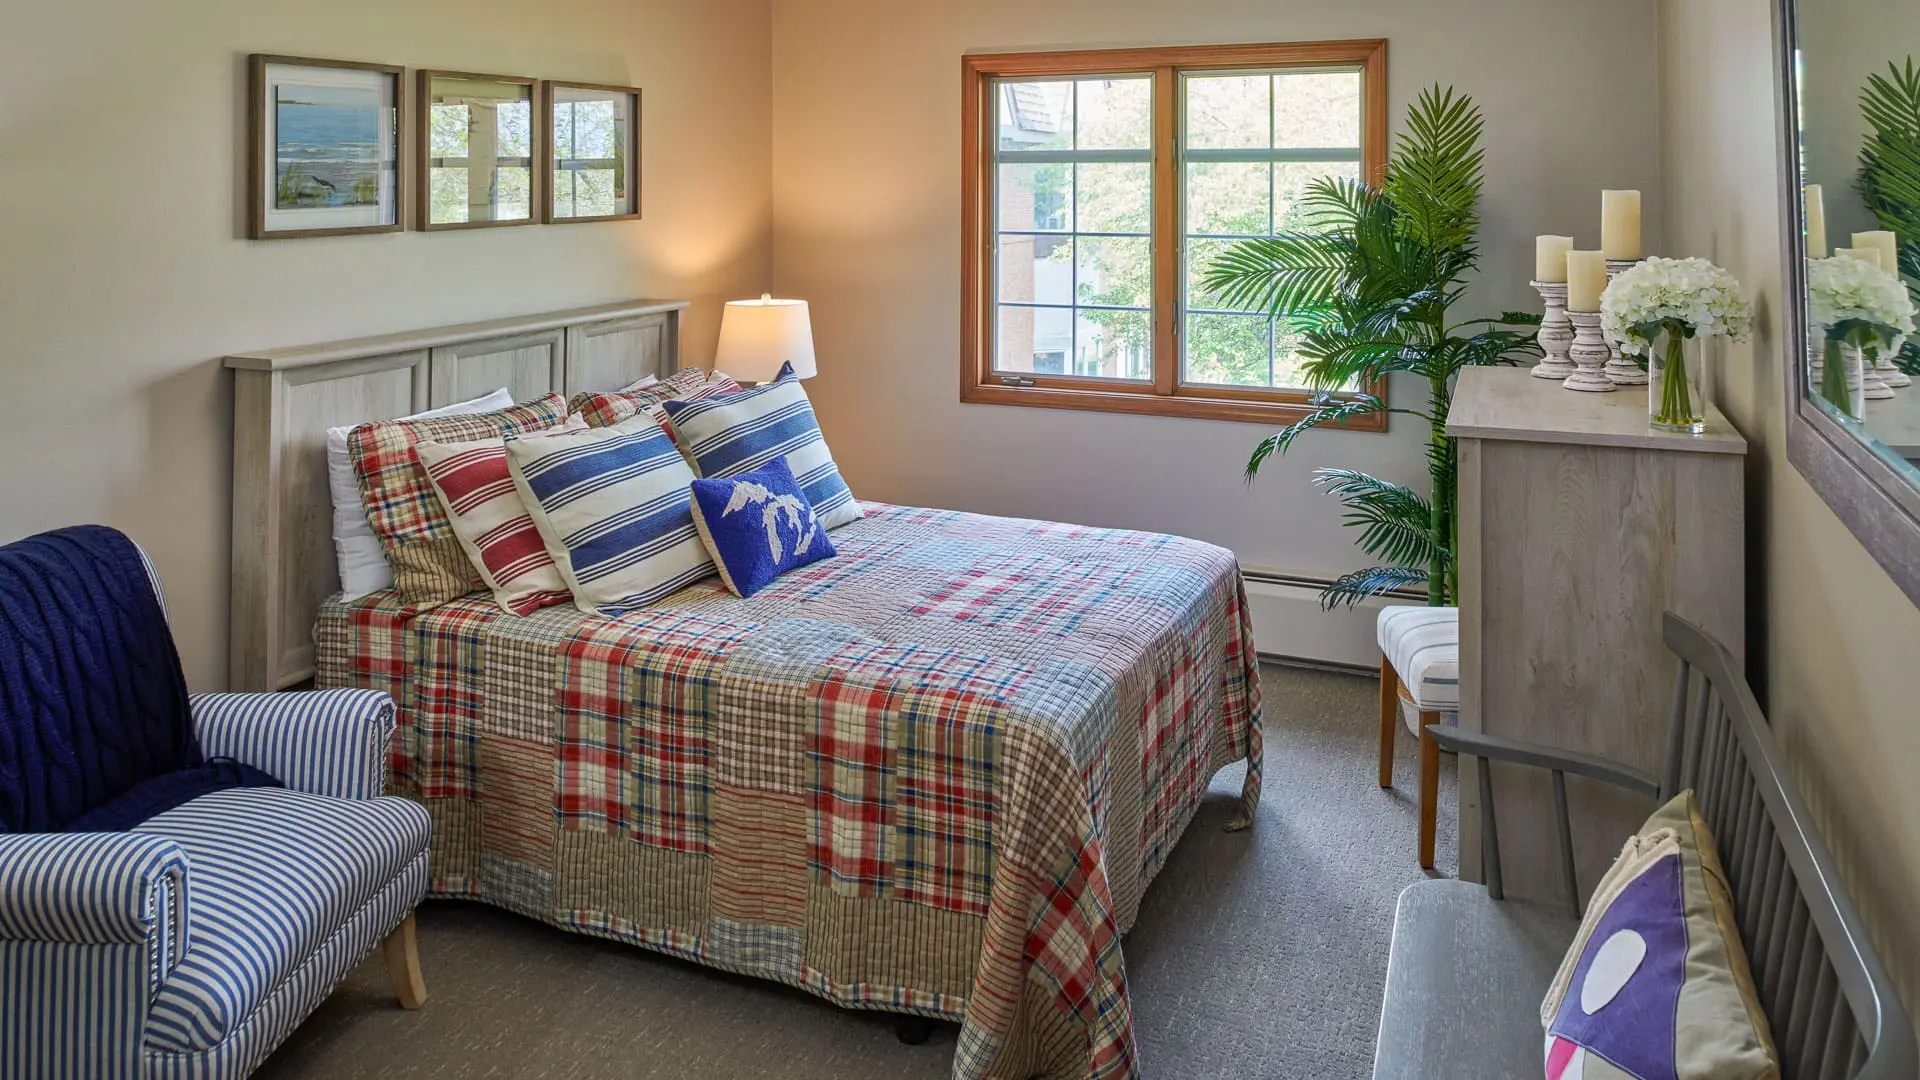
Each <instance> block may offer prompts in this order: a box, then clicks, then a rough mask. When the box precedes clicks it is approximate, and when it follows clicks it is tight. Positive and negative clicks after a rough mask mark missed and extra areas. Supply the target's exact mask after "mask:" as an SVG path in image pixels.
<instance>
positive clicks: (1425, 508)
mask: <svg viewBox="0 0 1920 1080" xmlns="http://www.w3.org/2000/svg"><path fill="white" fill-rule="evenodd" d="M1481 128H1482V121H1481V117H1480V110H1479V109H1478V108H1476V107H1475V106H1474V104H1473V101H1472V100H1471V99H1470V98H1468V97H1466V96H1465V95H1456V94H1455V93H1454V92H1453V90H1452V89H1451V88H1444V89H1443V88H1441V87H1439V86H1435V87H1432V88H1431V89H1428V90H1426V91H1424V92H1423V93H1422V94H1421V95H1420V99H1419V101H1418V102H1417V103H1415V105H1414V106H1413V108H1412V110H1411V111H1410V112H1409V113H1408V115H1407V126H1406V132H1405V134H1404V135H1402V136H1401V137H1400V139H1399V140H1398V143H1397V145H1396V146H1395V149H1394V151H1393V153H1392V155H1391V156H1390V157H1389V159H1388V161H1387V166H1386V170H1385V175H1384V177H1383V179H1382V181H1381V183H1380V185H1379V186H1378V187H1374V186H1371V185H1369V184H1366V183H1362V182H1359V181H1355V180H1348V179H1332V178H1323V179H1321V180H1317V181H1315V182H1314V183H1313V184H1312V185H1311V186H1310V187H1309V189H1308V190H1307V192H1306V193H1305V195H1304V197H1303V202H1304V205H1303V207H1302V209H1303V210H1304V212H1305V221H1306V225H1305V227H1304V228H1302V229H1301V230H1300V231H1298V232H1291V233H1287V234H1284V235H1280V236H1272V237H1265V238H1262V239H1258V240H1247V241H1243V242H1241V243H1239V244H1236V245H1235V246H1233V247H1232V248H1229V249H1228V250H1227V251H1226V252H1224V253H1223V254H1222V255H1221V256H1220V257H1219V258H1218V259H1216V260H1215V261H1214V263H1213V264H1212V266H1210V267H1209V268H1208V271H1207V273H1206V275H1205V279H1204V287H1205V288H1207V289H1208V290H1210V291H1212V292H1214V293H1216V294H1218V295H1219V296H1221V297H1223V298H1224V299H1225V301H1226V302H1227V303H1228V304H1230V305H1232V306H1234V307H1239V308H1245V309H1248V310H1259V311H1267V312H1270V313H1272V315H1273V316H1274V318H1275V319H1276V320H1279V321H1280V322H1281V323H1282V324H1283V325H1285V326H1286V327H1287V328H1288V329H1290V330H1291V331H1293V332H1294V333H1295V334H1297V335H1298V336H1299V339H1300V345H1299V350H1298V352H1299V355H1300V357H1301V360H1302V364H1301V370H1302V372H1303V373H1304V375H1305V377H1306V379H1307V381H1308V383H1309V384H1310V385H1311V386H1312V387H1313V388H1314V389H1315V390H1316V391H1317V392H1318V393H1317V394H1316V397H1315V405H1314V410H1313V412H1311V413H1310V414H1308V415H1307V416H1306V417H1304V418H1303V419H1301V420H1298V421H1296V422H1294V423H1293V424H1291V425H1290V426H1288V427H1286V428H1285V429H1283V430H1281V431H1279V432H1277V433H1275V434H1274V435H1272V436H1270V437H1268V438H1267V439H1265V440H1263V441H1262V442H1261V443H1260V445H1259V446H1258V447H1256V448H1255V449H1254V452H1253V456H1252V458H1251V460H1249V461H1248V462H1247V479H1248V480H1249V481H1251V480H1252V479H1253V478H1254V476H1255V475H1257V474H1258V472H1259V470H1260V465H1261V463H1262V462H1264V461H1266V460H1267V459H1268V458H1269V457H1271V456H1273V455H1274V454H1280V453H1285V452H1286V450H1287V449H1288V448H1289V447H1290V446H1292V445H1293V441H1294V440H1295V439H1297V438H1299V437H1300V435H1301V434H1302V433H1304V432H1306V431H1308V430H1311V429H1313V428H1316V427H1322V426H1325V425H1330V424H1331V425H1339V424H1344V423H1345V422H1346V421H1348V420H1350V419H1352V418H1354V417H1356V416H1363V415H1366V414H1369V413H1400V414H1404V415H1407V416H1414V417H1418V418H1420V419H1422V420H1425V421H1426V422H1427V424H1428V425H1429V428H1430V432H1431V434H1430V436H1429V441H1428V444H1427V472H1428V476H1429V479H1430V480H1431V490H1430V492H1429V493H1428V494H1427V495H1422V494H1420V493H1419V492H1417V491H1415V490H1413V489H1412V488H1409V487H1406V486H1404V485H1401V484H1395V483H1391V482H1389V481H1386V480H1382V479H1380V478H1378V477H1374V476H1369V475H1368V474H1366V473H1363V472H1359V471H1356V470H1353V469H1320V470H1318V471H1317V472H1316V473H1315V475H1314V482H1315V484H1316V485H1317V486H1319V487H1320V488H1321V489H1322V490H1324V491H1326V492H1328V493H1329V494H1331V495H1333V496H1334V497H1335V498H1337V499H1339V500H1340V501H1341V502H1342V503H1343V504H1345V506H1346V507H1347V515H1346V520H1347V523H1348V524H1350V525H1353V526H1356V527H1358V528H1359V529H1360V530H1361V531H1360V539H1359V545H1360V547H1361V548H1362V549H1363V550H1364V551H1366V552H1367V553H1368V554H1369V555H1372V556H1373V557H1375V558H1377V559H1380V560H1382V563H1383V565H1379V566H1374V567H1369V568H1368V569H1365V570H1359V571H1356V572H1354V573H1351V574H1347V575H1345V576H1343V577H1341V578H1340V579H1339V580H1337V581H1335V582H1334V583H1333V584H1331V585H1329V586H1328V587H1327V589H1326V590H1325V591H1324V592H1323V594H1322V596H1321V602H1322V604H1323V606H1325V607H1329V608H1331V607H1334V606H1336V605H1339V604H1343V603H1344V604H1353V603H1356V602H1358V601H1359V600H1361V599H1363V598H1365V597H1369V596H1377V595H1380V594H1382V593H1387V592H1391V591H1394V590H1396V589H1401V588H1406V587H1409V586H1415V585H1422V584H1424V585H1425V586H1426V588H1427V595H1428V598H1429V602H1430V603H1432V604H1435V605H1443V604H1453V603H1456V602H1457V601H1458V588H1459V586H1458V563H1457V559H1456V556H1455V552H1456V549H1457V544H1456V536H1457V525H1456V521H1455V503H1454V498H1455V491H1454V478H1455V473H1456V463H1457V460H1458V459H1457V455H1456V451H1455V448H1454V443H1453V440H1452V439H1450V438H1448V437H1447V434H1446V426H1447V410H1448V407H1449V405H1450V404H1451V401H1452V395H1453V383H1454V377H1455V376H1456V375H1457V374H1458V373H1459V372H1460V369H1462V368H1464V367H1470V366H1475V365H1485V364H1510V363H1513V362H1515V361H1516V360H1518V359H1521V358H1523V357H1528V356H1535V355H1538V352H1539V350H1538V347H1537V345H1536V344H1535V336H1536V332H1537V331H1536V327H1537V325H1538V323H1539V317H1538V316H1534V315H1527V314H1522V313H1512V312H1509V313H1507V314H1504V315H1501V316H1500V317H1498V318H1493V319H1467V320H1464V321H1459V322H1456V321H1454V318H1453V309H1454V307H1455V306H1456V305H1457V304H1458V303H1459V302H1460V300H1461V297H1462V295H1463V294H1464V292H1465V291H1466V283H1467V281H1468V279H1469V278H1470V277H1471V276H1472V275H1473V274H1474V272H1475V271H1476V270H1477V269H1478V267H1479V264H1480V251H1479V247H1478V243H1477V238H1478V235H1479V231H1480V214H1479V203H1480V194H1481V189H1482V187H1483V184H1484V178H1483V166H1484V162H1485V153H1484V151H1482V149H1481V148H1480V133H1481ZM1391 372H1404V373H1406V374H1409V375H1412V376H1414V377H1415V378H1418V379H1422V380H1424V381H1425V382H1426V384H1427V387H1428V392H1429V395H1430V396H1429V401H1428V404H1427V407H1426V408H1424V409H1418V408H1404V407H1389V406H1388V405H1387V403H1386V402H1385V401H1383V400H1382V399H1381V398H1379V397H1376V396H1374V395H1373V394H1371V393H1367V392H1365V391H1364V390H1356V389H1355V388H1364V387H1369V386H1372V385H1374V384H1375V383H1376V381H1377V380H1381V379H1384V378H1385V377H1386V376H1387V375H1388V374H1389V373H1391Z"/></svg>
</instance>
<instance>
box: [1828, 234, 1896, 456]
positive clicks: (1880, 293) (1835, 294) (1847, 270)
mask: <svg viewBox="0 0 1920 1080" xmlns="http://www.w3.org/2000/svg"><path fill="white" fill-rule="evenodd" d="M1913 316H1914V309H1913V297H1911V296H1909V295H1908V294H1907V289H1906V286H1905V285H1903V284H1901V282H1900V281H1899V280H1898V279H1896V278H1895V277H1894V276H1893V275H1892V274H1889V273H1887V272H1886V271H1884V270H1882V269H1880V268H1879V267H1878V266H1875V265H1873V264H1872V263H1867V262H1862V261H1860V260H1859V259H1855V258H1852V257H1850V256H1846V255H1836V256H1834V257H1833V258H1830V259H1810V260H1808V261H1807V321H1808V322H1810V323H1812V324H1813V326H1814V330H1815V332H1816V333H1817V334H1820V335H1822V336H1824V337H1825V338H1826V357H1825V363H1824V364H1823V365H1822V366H1821V370H1820V388H1819V389H1820V396H1821V397H1824V398H1826V399H1827V400H1828V401H1830V402H1832V403H1833V405H1834V407H1835V408H1838V409H1840V410H1841V411H1843V412H1845V413H1846V414H1847V415H1848V416H1850V417H1852V418H1854V419H1856V420H1858V419H1860V417H1861V416H1862V415H1864V412H1865V401H1864V400H1863V399H1864V389H1863V379H1862V376H1863V375H1864V373H1865V368H1866V364H1867V359H1866V354H1867V352H1868V351H1869V350H1873V351H1876V352H1877V351H1881V350H1885V351H1886V352H1887V353H1889V354H1891V353H1894V352H1898V351H1899V349H1900V343H1901V341H1902V340H1904V339H1905V337H1906V336H1907V335H1908V334H1911V333H1913Z"/></svg>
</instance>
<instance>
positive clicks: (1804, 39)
mask: <svg viewBox="0 0 1920 1080" xmlns="http://www.w3.org/2000/svg"><path fill="white" fill-rule="evenodd" d="M1798 7H1799V23H1800V41H1799V46H1800V48H1799V63H1798V69H1799V74H1800V80H1801V85H1800V87H1799V91H1800V99H1801V103H1802V116H1801V130H1802V132H1803V135H1802V146H1801V166H1802V179H1803V181H1804V182H1805V183H1804V188H1803V192H1802V199H1801V208H1802V214H1803V219H1804V222H1805V233H1804V242H1805V248H1804V255H1805V258H1806V259H1807V260H1808V266H1807V326H1808V334H1807V339H1808V340H1807V360H1808V362H1807V364H1806V370H1807V379H1806V393H1807V395H1808V397H1809V399H1810V400H1811V401H1813V402H1814V403H1816V404H1817V405H1818V406H1819V407H1820V408H1821V409H1822V410H1823V411H1825V412H1827V413H1828V414H1829V415H1830V416H1832V417H1833V418H1834V419H1836V420H1838V421H1840V423H1841V426H1842V429H1843V430H1844V431H1846V432H1849V433H1851V436H1852V437H1853V438H1855V439H1858V440H1859V441H1860V442H1861V443H1862V444H1864V445H1865V446H1867V447H1869V448H1871V449H1872V451H1873V452H1874V453H1875V454H1876V455H1878V456H1879V457H1880V458H1882V459H1883V460H1885V461H1887V462H1889V463H1890V464H1892V465H1894V466H1895V468H1896V469H1897V470H1899V471H1900V472H1901V473H1902V474H1903V475H1904V476H1905V477H1906V478H1907V479H1908V480H1909V481H1910V482H1911V483H1912V484H1913V485H1914V486H1916V487H1920V466H1916V462H1920V388H1915V387H1914V386H1913V380H1912V375H1913V373H1914V372H1916V371H1920V348H1916V346H1915V344H1914V343H1913V342H1912V341H1911V340H1910V338H1911V337H1912V332H1913V328H1914V323H1913V315H1914V307H1915V298H1916V292H1915V289H1916V286H1920V279H1916V277H1915V275H1916V273H1917V272H1920V69H1916V65H1915V61H1914V59H1913V57H1912V56H1910V55H1909V54H1908V49H1907V48H1906V47H1904V46H1903V44H1902V43H1920V11H1916V12H1915V14H1913V15H1911V16H1908V18H1909V20H1910V22H1911V26H1910V27H1908V28H1907V29H1908V30H1910V31H1911V32H1910V33H1905V34H1902V33H1898V32H1894V31H1895V30H1896V28H1894V27H1890V26H1889V25H1888V24H1887V19H1886V18H1883V17H1882V16H1883V15H1886V14H1887V12H1884V11H1881V12H1878V13H1876V15H1875V17H1874V18H1871V19H1866V18H1855V17H1852V16H1850V15H1849V14H1848V10H1849V9H1848V7H1847V3H1846V0H1800V3H1799V5H1798ZM1829 244H1831V245H1832V246H1831V247H1829Z"/></svg>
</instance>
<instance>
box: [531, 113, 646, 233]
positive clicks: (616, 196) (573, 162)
mask: <svg viewBox="0 0 1920 1080" xmlns="http://www.w3.org/2000/svg"><path fill="white" fill-rule="evenodd" d="M541 91H542V92H541V95H540V96H541V100H542V103H543V106H542V111H543V114H544V116H545V120H544V121H543V123H542V125H541V126H542V127H543V128H544V129H545V131H546V134H547V165H546V168H545V169H544V170H543V174H544V175H545V176H546V177H547V179H548V181H549V192H550V197H549V198H548V199H547V200H546V201H545V204H544V205H545V207H546V215H545V217H544V218H543V220H545V221H547V222H549V223H559V222H568V221H619V220H623V219H629V218H637V217H639V216H640V91H639V90H638V89H636V88H634V87H630V86H601V85H596V84H592V83H563V82H552V81H549V82H546V83H544V84H542V88H541Z"/></svg>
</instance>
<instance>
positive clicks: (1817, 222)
mask: <svg viewBox="0 0 1920 1080" xmlns="http://www.w3.org/2000/svg"><path fill="white" fill-rule="evenodd" d="M1806 208H1807V258H1809V259H1824V258H1826V257H1827V198H1826V193H1825V191H1824V189H1822V188H1821V186H1820V185H1819V184H1808V185H1807V195H1806Z"/></svg>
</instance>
